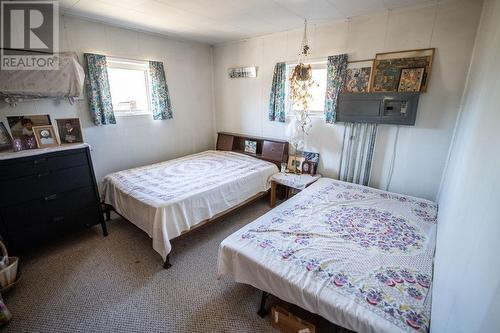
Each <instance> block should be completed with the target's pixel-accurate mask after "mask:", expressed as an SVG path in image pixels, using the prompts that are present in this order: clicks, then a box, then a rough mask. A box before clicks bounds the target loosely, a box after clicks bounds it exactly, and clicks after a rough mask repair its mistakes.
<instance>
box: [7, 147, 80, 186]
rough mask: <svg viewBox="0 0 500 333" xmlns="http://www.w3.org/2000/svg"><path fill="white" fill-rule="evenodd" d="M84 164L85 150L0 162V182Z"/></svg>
mask: <svg viewBox="0 0 500 333" xmlns="http://www.w3.org/2000/svg"><path fill="white" fill-rule="evenodd" d="M86 164H88V161H87V154H86V152H85V150H78V151H75V152H72V153H69V154H64V155H62V154H59V155H53V154H46V155H40V156H36V157H33V158H29V159H28V158H23V159H16V160H6V161H0V180H3V179H13V178H19V177H25V176H31V175H39V174H44V173H47V172H49V171H57V170H61V169H67V168H72V167H76V166H79V165H86Z"/></svg>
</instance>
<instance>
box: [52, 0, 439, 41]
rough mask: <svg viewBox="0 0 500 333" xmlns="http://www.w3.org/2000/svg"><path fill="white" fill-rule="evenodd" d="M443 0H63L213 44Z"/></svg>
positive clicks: (76, 11)
mask: <svg viewBox="0 0 500 333" xmlns="http://www.w3.org/2000/svg"><path fill="white" fill-rule="evenodd" d="M438 1H439V0H60V1H59V3H60V6H61V11H62V12H63V13H67V14H71V15H76V16H83V17H87V18H90V19H94V20H98V21H102V22H106V23H110V24H114V25H119V26H123V27H128V28H134V29H139V30H144V31H151V32H156V33H160V34H165V35H170V36H178V37H182V38H187V39H192V40H197V41H201V42H206V43H210V44H215V43H221V42H226V41H231V40H238V39H244V38H248V37H254V36H259V35H264V34H269V33H273V32H278V31H284V30H290V29H294V28H299V27H301V26H302V24H303V20H304V18H307V19H308V20H309V22H311V23H323V22H326V21H331V20H339V19H345V18H348V17H353V16H359V15H366V14H370V13H374V12H383V11H386V10H388V9H397V8H402V7H407V6H414V5H419V4H427V3H430V4H432V3H436V2H438Z"/></svg>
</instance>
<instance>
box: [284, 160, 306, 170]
mask: <svg viewBox="0 0 500 333" xmlns="http://www.w3.org/2000/svg"><path fill="white" fill-rule="evenodd" d="M304 161H305V158H304V157H295V156H290V157H289V158H288V171H289V172H295V171H298V172H299V173H300V172H302V163H303V162H304Z"/></svg>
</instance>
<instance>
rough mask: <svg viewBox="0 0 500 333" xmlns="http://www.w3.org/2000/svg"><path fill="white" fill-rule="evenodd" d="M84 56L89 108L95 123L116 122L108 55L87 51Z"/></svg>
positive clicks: (106, 123)
mask: <svg viewBox="0 0 500 333" xmlns="http://www.w3.org/2000/svg"><path fill="white" fill-rule="evenodd" d="M84 58H85V64H86V67H87V79H86V80H85V82H86V87H87V95H88V98H89V109H90V114H91V115H92V119H93V120H94V124H96V125H98V126H99V125H108V124H116V119H115V114H114V113H113V104H112V103H111V93H110V91H109V81H108V71H107V69H106V56H103V55H100V54H90V53H85V54H84Z"/></svg>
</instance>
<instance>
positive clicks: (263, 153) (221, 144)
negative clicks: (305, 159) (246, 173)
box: [216, 132, 288, 168]
mask: <svg viewBox="0 0 500 333" xmlns="http://www.w3.org/2000/svg"><path fill="white" fill-rule="evenodd" d="M245 140H252V141H256V142H257V152H256V153H255V154H252V153H246V152H245ZM216 149H217V150H225V151H234V152H237V153H242V154H246V155H249V156H253V157H256V158H258V159H261V160H265V161H268V162H272V163H274V164H276V165H277V166H278V168H280V165H281V163H282V162H285V163H286V162H287V161H288V142H287V141H284V140H278V139H270V138H261V137H257V136H250V135H243V134H234V133H227V132H219V133H217V146H216Z"/></svg>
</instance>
